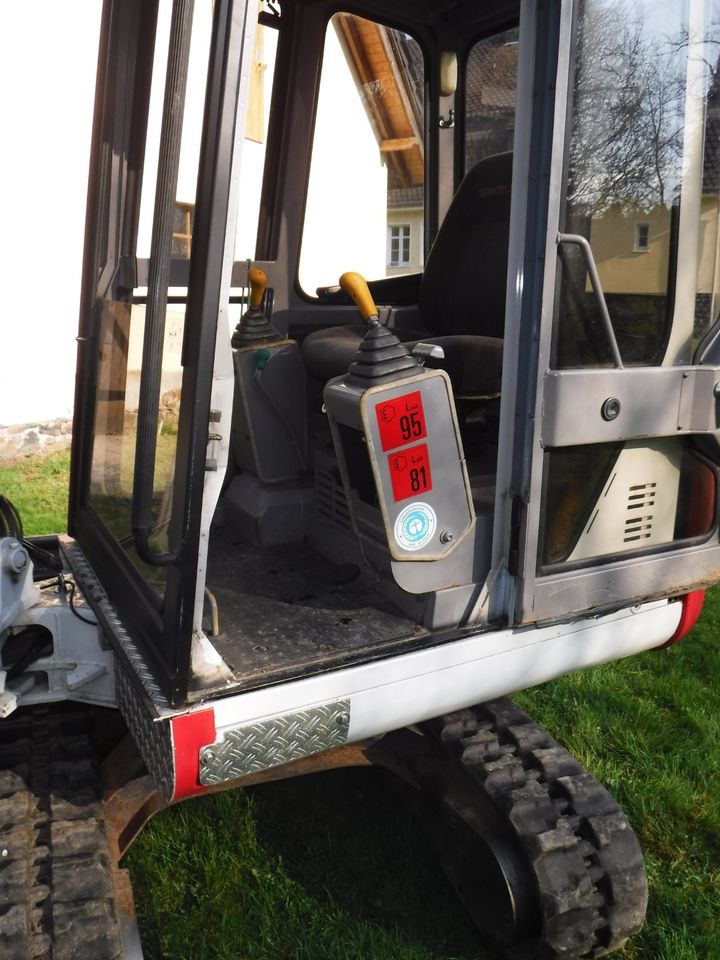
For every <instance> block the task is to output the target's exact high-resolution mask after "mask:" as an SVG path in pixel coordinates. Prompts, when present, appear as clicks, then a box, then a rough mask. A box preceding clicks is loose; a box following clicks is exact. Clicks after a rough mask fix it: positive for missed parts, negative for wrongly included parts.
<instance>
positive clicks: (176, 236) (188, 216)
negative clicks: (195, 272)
mask: <svg viewBox="0 0 720 960" xmlns="http://www.w3.org/2000/svg"><path fill="white" fill-rule="evenodd" d="M194 216H195V205H194V204H192V203H176V204H175V219H174V220H173V235H172V247H171V253H172V256H173V257H182V258H183V259H185V260H189V259H190V248H191V246H192V231H193V219H194Z"/></svg>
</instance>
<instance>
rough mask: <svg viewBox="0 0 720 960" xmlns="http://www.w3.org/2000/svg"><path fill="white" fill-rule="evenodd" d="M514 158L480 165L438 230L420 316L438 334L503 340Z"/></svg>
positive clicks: (490, 159)
mask: <svg viewBox="0 0 720 960" xmlns="http://www.w3.org/2000/svg"><path fill="white" fill-rule="evenodd" d="M512 159H513V155H512V153H500V154H496V155H495V156H492V157H487V158H485V159H484V160H481V161H480V162H479V163H477V164H476V165H475V166H474V167H473V168H472V170H470V171H469V172H468V173H467V174H466V176H465V178H464V179H463V181H462V183H461V184H460V186H459V187H458V190H457V193H456V194H455V196H454V197H453V200H452V202H451V204H450V207H449V208H448V212H447V214H446V216H445V219H444V220H443V222H442V225H441V226H440V229H439V230H438V233H437V236H436V237H435V241H434V243H433V245H432V247H431V248H430V253H429V254H428V258H427V262H426V264H425V271H424V273H423V279H422V285H421V288H420V317H421V319H422V322H423V324H424V325H425V326H426V327H427V328H428V329H429V330H432V332H433V333H437V334H443V335H452V334H460V333H473V334H478V335H481V336H486V337H502V336H503V329H504V321H505V288H506V283H507V261H508V240H509V234H510V192H511V182H512Z"/></svg>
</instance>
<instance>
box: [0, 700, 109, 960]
mask: <svg viewBox="0 0 720 960" xmlns="http://www.w3.org/2000/svg"><path fill="white" fill-rule="evenodd" d="M89 725H90V717H89V715H88V714H87V712H85V711H83V710H82V708H73V707H68V705H62V706H55V707H53V706H43V707H34V708H29V709H27V710H19V711H18V712H17V713H15V714H13V715H12V716H11V717H9V718H8V719H7V720H0V957H7V958H8V960H10V958H12V960H86V958H92V960H117V958H119V957H121V956H122V945H121V939H120V930H119V924H118V917H117V912H116V909H115V900H114V890H113V884H112V872H111V863H110V856H109V852H108V846H107V841H106V837H105V829H104V823H103V817H102V805H101V802H100V800H101V795H100V785H99V779H98V775H97V769H96V764H95V754H94V748H93V746H92V744H91V741H90V739H89V736H88V731H89Z"/></svg>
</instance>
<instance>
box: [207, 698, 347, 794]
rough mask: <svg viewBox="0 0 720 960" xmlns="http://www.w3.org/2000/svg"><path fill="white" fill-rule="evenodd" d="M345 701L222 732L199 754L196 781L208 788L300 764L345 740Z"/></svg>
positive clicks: (340, 744)
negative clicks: (287, 765) (217, 739)
mask: <svg viewBox="0 0 720 960" xmlns="http://www.w3.org/2000/svg"><path fill="white" fill-rule="evenodd" d="M349 726H350V701H349V700H336V701H335V702H333V703H323V704H321V705H320V706H317V707H313V708H312V709H310V710H301V711H299V712H298V713H287V714H284V715H282V716H279V717H270V718H269V719H267V720H260V721H258V722H257V723H250V724H244V725H242V726H238V727H233V728H229V729H226V730H224V731H223V737H222V739H221V740H219V741H218V742H217V743H211V744H209V745H208V746H206V747H203V748H202V749H201V750H200V783H202V784H204V785H205V786H211V785H213V784H216V783H224V782H226V781H228V780H235V779H236V778H238V777H244V776H247V775H248V774H250V773H257V772H259V771H260V770H267V769H268V768H269V767H277V766H279V765H280V764H283V763H289V762H290V761H291V760H299V759H300V758H301V757H308V756H310V755H311V754H314V753H320V752H322V751H323V750H329V749H330V748H331V747H340V746H342V745H343V744H344V743H346V742H347V738H348V729H349Z"/></svg>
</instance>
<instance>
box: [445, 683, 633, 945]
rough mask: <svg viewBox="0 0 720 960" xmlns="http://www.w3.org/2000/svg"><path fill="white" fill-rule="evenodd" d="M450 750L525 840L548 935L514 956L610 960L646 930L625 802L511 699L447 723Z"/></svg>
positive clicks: (456, 715) (457, 715)
mask: <svg viewBox="0 0 720 960" xmlns="http://www.w3.org/2000/svg"><path fill="white" fill-rule="evenodd" d="M440 736H441V739H442V741H443V742H444V743H445V745H446V747H447V748H448V749H450V751H451V752H452V753H453V754H454V755H455V756H456V757H457V759H458V760H459V761H460V763H461V764H462V766H463V768H464V769H465V770H466V771H467V773H468V774H469V775H470V776H471V777H472V778H473V779H474V780H475V781H477V782H478V783H479V784H480V785H481V786H482V787H483V789H484V791H485V792H486V794H487V795H488V796H489V798H490V799H491V801H492V802H493V803H494V805H495V806H496V807H497V808H498V809H499V810H500V812H501V813H502V814H503V815H504V817H505V818H506V819H507V821H508V822H509V823H510V825H511V827H512V829H513V830H514V832H515V833H516V835H517V837H518V839H519V841H520V843H521V845H522V847H523V849H524V851H525V853H526V855H527V857H528V861H529V865H530V868H531V870H532V873H533V874H534V877H535V882H536V884H537V895H538V902H539V908H540V916H541V931H540V933H539V937H538V939H537V940H534V941H533V942H526V943H524V944H520V945H517V946H516V947H515V948H513V949H512V950H511V951H510V952H509V956H513V957H514V956H517V957H519V958H520V957H522V958H525V957H532V958H540V960H557V958H563V960H570V958H591V957H602V956H605V954H607V953H610V952H612V951H613V950H616V949H618V948H619V947H621V946H622V945H623V944H624V943H625V941H626V940H627V939H628V937H631V936H632V935H633V934H635V933H637V932H638V931H639V930H640V928H641V927H642V924H643V920H644V918H645V910H646V907H647V880H646V877H645V867H644V863H643V858H642V853H641V850H640V845H639V843H638V841H637V838H636V837H635V834H634V833H633V831H632V829H631V828H630V825H629V823H628V821H627V818H626V817H625V814H624V813H623V811H622V810H621V808H620V806H619V805H618V803H617V802H616V800H615V799H614V798H613V797H612V796H611V795H610V794H609V793H608V791H607V790H606V789H605V788H604V787H603V786H602V785H601V784H600V783H598V781H597V780H595V778H594V777H592V776H591V775H590V774H589V773H588V772H587V770H585V769H584V768H583V767H582V766H581V765H580V764H579V763H578V762H577V760H575V759H574V757H572V756H571V755H570V754H569V753H568V752H567V750H565V749H564V748H563V747H561V746H560V745H559V744H558V743H557V742H556V741H555V740H553V738H552V737H551V736H550V734H549V733H548V732H547V731H546V730H544V729H543V728H542V727H540V726H539V725H538V724H536V723H534V722H533V721H532V720H531V719H530V717H528V716H527V714H525V713H523V711H522V710H520V709H519V707H516V706H515V704H513V703H512V701H510V700H507V699H502V700H495V701H493V702H491V703H486V704H482V705H481V706H478V707H473V708H470V709H467V710H462V711H460V712H458V713H454V714H450V715H448V716H446V717H444V718H443V722H442V727H441V731H440Z"/></svg>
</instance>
